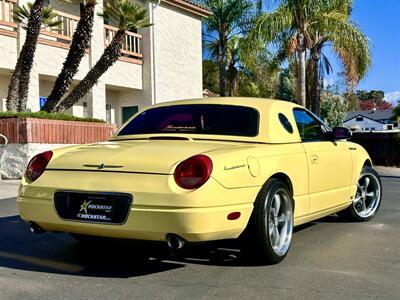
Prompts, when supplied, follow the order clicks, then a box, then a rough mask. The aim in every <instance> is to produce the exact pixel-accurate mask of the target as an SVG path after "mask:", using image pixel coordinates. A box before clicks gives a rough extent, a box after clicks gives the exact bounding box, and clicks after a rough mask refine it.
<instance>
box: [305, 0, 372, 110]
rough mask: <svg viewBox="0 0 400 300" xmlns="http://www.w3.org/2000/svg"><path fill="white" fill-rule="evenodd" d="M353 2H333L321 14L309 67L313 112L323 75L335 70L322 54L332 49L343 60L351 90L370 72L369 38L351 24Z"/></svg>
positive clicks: (347, 0) (337, 0) (316, 104)
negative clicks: (327, 48) (324, 49)
mask: <svg viewBox="0 0 400 300" xmlns="http://www.w3.org/2000/svg"><path fill="white" fill-rule="evenodd" d="M352 2H353V0H331V1H329V3H328V6H327V7H326V9H325V12H324V13H322V14H321V15H320V18H321V19H322V20H321V22H320V24H319V25H320V26H319V27H318V28H315V29H316V30H315V31H314V32H311V40H312V45H311V47H310V66H311V73H312V83H311V92H310V94H311V103H312V111H313V112H315V113H318V112H319V90H318V89H319V87H320V84H319V83H320V82H321V72H323V70H325V71H326V72H327V73H329V71H330V70H332V67H331V65H330V63H329V61H328V59H327V57H326V56H325V55H324V53H323V52H322V49H323V48H324V47H325V46H328V45H329V46H331V47H332V49H333V50H334V51H335V52H336V53H337V55H338V57H339V58H340V59H341V60H342V62H343V66H344V71H345V72H344V73H345V77H346V81H347V84H348V89H349V91H351V90H352V89H353V88H354V87H355V85H356V84H357V83H358V82H359V80H361V79H362V78H363V77H364V76H365V75H366V73H367V71H368V68H369V67H370V65H371V54H370V49H369V44H368V38H367V37H366V36H365V35H364V34H363V33H362V31H361V30H360V29H359V28H358V26H357V25H356V24H354V23H353V22H351V21H350V19H349V17H350V14H351V10H352Z"/></svg>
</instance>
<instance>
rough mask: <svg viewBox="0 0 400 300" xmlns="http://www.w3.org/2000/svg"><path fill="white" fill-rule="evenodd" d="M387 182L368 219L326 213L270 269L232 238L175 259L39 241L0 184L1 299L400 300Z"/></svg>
mask: <svg viewBox="0 0 400 300" xmlns="http://www.w3.org/2000/svg"><path fill="white" fill-rule="evenodd" d="M382 181H383V183H384V194H383V196H384V197H383V203H382V206H381V209H380V212H379V213H378V215H377V216H376V217H375V218H374V219H373V220H372V221H370V222H366V223H346V222H343V221H342V220H340V219H339V218H338V217H336V216H330V217H327V218H324V219H321V220H318V221H316V222H313V223H311V224H308V225H305V226H301V227H300V228H296V230H295V233H294V235H293V244H292V248H291V250H290V252H289V254H288V256H287V257H286V259H285V260H284V261H283V262H282V263H280V264H278V265H274V266H251V265H247V264H246V263H245V262H244V261H242V260H241V259H240V252H239V250H238V247H237V245H236V243H235V242H233V241H224V242H220V243H217V244H203V245H199V246H195V247H191V248H190V249H188V250H186V252H185V253H183V254H182V257H174V256H172V255H170V253H169V252H168V250H167V249H166V248H165V246H164V245H163V244H162V245H160V244H153V243H152V244H148V243H146V244H141V243H129V244H127V243H109V244H107V245H96V246H89V247H85V246H82V245H80V244H78V243H76V242H75V241H74V240H73V239H72V238H71V237H69V236H68V235H66V234H63V233H58V234H55V233H46V234H41V235H33V234H31V233H30V232H29V230H28V227H27V226H26V225H25V224H24V223H23V222H22V221H21V220H20V218H19V217H18V215H17V210H16V205H15V197H12V195H15V193H16V192H15V191H16V186H15V185H11V186H10V185H6V184H5V183H4V182H1V181H0V299H21V298H23V299H54V298H56V299H104V298H110V299H111V298H112V299H126V298H129V299H132V298H133V299H138V298H140V299H147V298H152V299H161V298H163V299H164V298H166V299H189V298H191V299H193V298H196V299H197V298H201V299H203V298H204V299H206V298H207V299H210V298H229V299H285V298H290V299H293V298H296V299H321V298H324V299H338V298H342V299H355V298H358V299H368V298H378V299H399V295H400V178H398V177H384V178H382ZM6 191H7V193H6Z"/></svg>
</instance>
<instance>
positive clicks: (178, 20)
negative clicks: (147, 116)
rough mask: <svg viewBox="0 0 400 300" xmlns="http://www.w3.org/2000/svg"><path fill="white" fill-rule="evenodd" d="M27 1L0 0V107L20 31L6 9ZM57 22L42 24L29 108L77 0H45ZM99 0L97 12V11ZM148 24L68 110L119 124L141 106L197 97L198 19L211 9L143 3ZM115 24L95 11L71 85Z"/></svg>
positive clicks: (66, 36)
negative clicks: (52, 27)
mask: <svg viewBox="0 0 400 300" xmlns="http://www.w3.org/2000/svg"><path fill="white" fill-rule="evenodd" d="M27 2H29V1H27V0H0V101H1V102H2V103H0V110H4V109H5V97H6V94H7V88H8V83H9V79H10V76H11V73H12V70H13V68H14V66H15V64H16V61H17V57H18V53H19V51H20V49H21V47H22V44H23V42H24V39H25V32H24V30H23V29H22V28H20V27H19V26H18V25H17V24H15V23H14V22H13V20H12V9H13V7H14V6H15V5H17V3H19V5H23V4H26V3H27ZM50 4H51V5H52V7H53V9H54V10H56V12H57V14H58V16H59V18H60V20H61V21H62V30H61V31H58V32H51V31H49V30H42V33H41V35H40V38H39V41H38V47H37V50H36V54H35V59H34V66H33V69H32V73H31V82H30V88H29V99H28V109H29V110H31V111H38V110H39V109H40V100H41V99H42V100H43V99H45V97H47V96H48V95H49V94H50V91H51V89H52V86H53V83H54V80H55V78H56V76H57V75H58V73H59V72H60V70H61V67H62V64H63V62H64V60H65V57H66V55H67V53H68V49H69V44H70V41H71V39H72V35H73V32H74V29H75V27H76V24H77V22H78V20H79V15H80V4H79V2H74V1H72V3H71V1H62V0H51V1H50ZM102 5H103V4H102V1H98V4H97V5H96V13H97V12H99V11H101V10H102ZM143 5H146V6H147V7H148V10H149V15H150V19H151V23H153V24H154V26H152V27H149V28H145V29H141V30H138V32H137V33H133V32H132V33H129V35H128V37H127V39H126V44H125V47H124V50H123V55H122V57H120V59H119V61H118V62H117V63H116V64H115V65H113V66H112V67H111V68H110V69H109V70H108V71H107V73H106V74H104V75H103V76H102V77H101V78H100V80H99V81H98V83H97V84H96V85H95V86H94V87H93V89H92V91H91V92H90V93H88V94H87V95H86V96H85V97H84V98H83V99H81V100H80V101H79V102H78V103H77V104H76V105H74V107H73V108H72V109H71V111H70V113H72V114H74V115H75V116H82V117H84V116H88V117H94V118H100V119H104V120H107V121H108V122H110V123H115V124H117V125H121V124H122V123H123V122H124V121H125V120H126V119H127V118H129V117H130V116H131V115H132V114H133V113H134V112H136V111H137V110H138V109H139V108H141V107H143V106H147V105H151V104H155V103H159V102H164V101H170V100H176V99H187V98H200V97H202V44H201V41H202V36H201V19H202V18H203V17H207V16H209V15H210V12H209V11H207V10H205V9H204V8H202V7H200V6H197V5H195V4H193V3H192V2H190V1H188V0H159V1H143ZM116 30H117V29H116V28H115V27H112V26H109V25H106V24H104V20H103V19H102V18H101V17H98V16H97V14H96V17H95V22H94V28H93V34H92V40H91V44H90V48H89V49H88V50H87V53H86V55H85V57H84V58H83V60H82V62H81V65H80V68H79V72H78V74H77V75H76V76H75V81H74V84H76V83H77V82H79V80H81V79H82V78H83V77H84V76H85V75H86V73H87V72H88V70H89V69H90V68H91V67H92V66H93V65H94V64H95V63H96V61H97V60H98V59H99V57H100V56H101V54H102V53H103V50H104V47H105V46H106V45H107V44H108V43H109V42H110V40H111V39H112V36H113V34H114V33H115V32H116Z"/></svg>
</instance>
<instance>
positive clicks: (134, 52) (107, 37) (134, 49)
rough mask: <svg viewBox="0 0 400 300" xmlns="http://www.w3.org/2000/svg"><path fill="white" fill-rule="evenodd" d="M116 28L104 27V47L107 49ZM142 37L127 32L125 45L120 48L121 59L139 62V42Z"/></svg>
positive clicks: (140, 55)
mask: <svg viewBox="0 0 400 300" xmlns="http://www.w3.org/2000/svg"><path fill="white" fill-rule="evenodd" d="M117 31H118V28H116V27H113V26H110V25H104V46H105V47H107V46H108V45H109V44H110V43H111V41H112V39H113V37H114V35H115V34H116V33H117ZM141 39H142V35H141V34H138V33H134V32H129V31H128V32H127V34H126V36H125V43H124V45H123V47H122V51H121V52H122V59H123V58H128V59H129V58H131V59H133V60H141V58H142V54H141V53H140V40H141Z"/></svg>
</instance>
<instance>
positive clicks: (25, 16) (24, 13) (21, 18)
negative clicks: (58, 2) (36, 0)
mask: <svg viewBox="0 0 400 300" xmlns="http://www.w3.org/2000/svg"><path fill="white" fill-rule="evenodd" d="M32 6H33V3H32V2H28V3H27V4H25V5H23V6H17V7H16V8H14V10H13V13H14V14H13V17H14V22H16V23H18V24H20V25H21V26H22V28H24V29H25V30H26V29H27V26H28V20H29V16H30V12H31V9H32ZM61 23H62V21H60V20H58V19H57V14H56V13H55V12H54V10H53V8H52V7H51V6H50V5H49V6H46V7H44V8H43V16H42V24H43V27H50V28H52V29H53V30H56V29H57V27H58V26H60V25H61Z"/></svg>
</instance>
